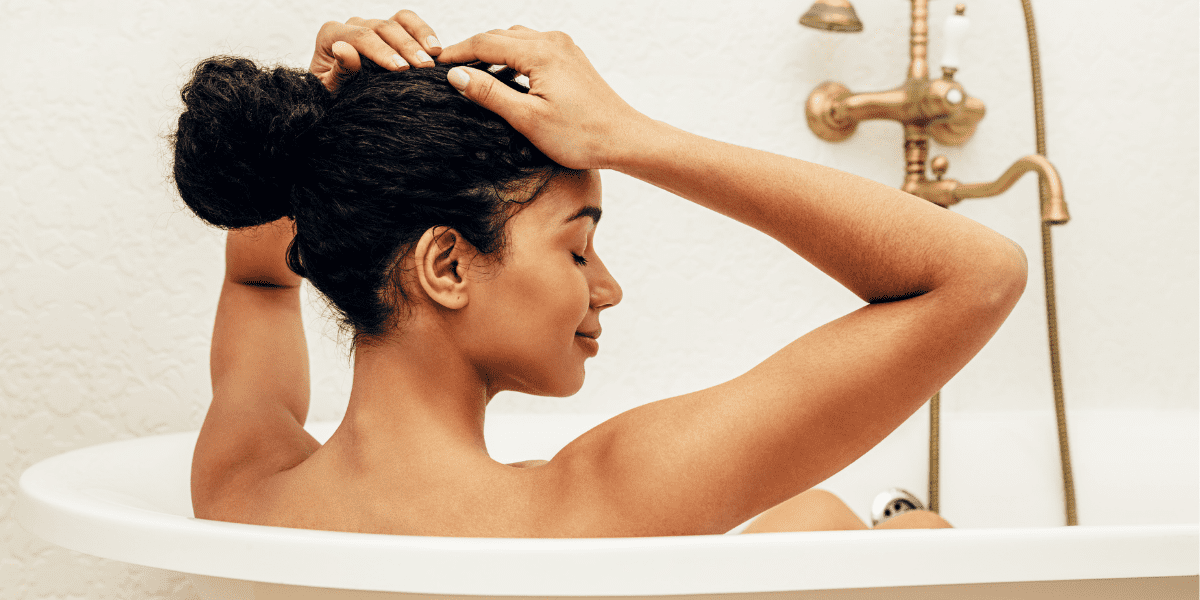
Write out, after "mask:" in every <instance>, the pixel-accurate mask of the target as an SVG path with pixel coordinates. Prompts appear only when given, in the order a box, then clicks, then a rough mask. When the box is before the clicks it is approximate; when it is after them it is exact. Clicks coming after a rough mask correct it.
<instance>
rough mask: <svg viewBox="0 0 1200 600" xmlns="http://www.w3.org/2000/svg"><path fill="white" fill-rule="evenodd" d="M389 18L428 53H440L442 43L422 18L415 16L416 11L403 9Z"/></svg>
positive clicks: (434, 54) (435, 54) (433, 54)
mask: <svg viewBox="0 0 1200 600" xmlns="http://www.w3.org/2000/svg"><path fill="white" fill-rule="evenodd" d="M391 20H392V21H394V22H396V23H399V24H400V26H401V27H403V28H404V30H405V31H407V32H408V34H409V35H410V36H412V38H413V39H414V40H417V41H418V42H420V44H421V45H422V46H424V47H425V51H426V52H428V53H429V54H430V55H432V56H437V55H438V54H441V53H442V43H441V42H439V41H438V38H437V34H435V33H434V32H433V28H432V27H430V26H429V24H428V23H426V22H425V20H424V19H422V18H421V17H418V16H417V13H415V12H413V11H411V10H408V9H404V10H402V11H400V12H398V13H396V14H394V15H392V19H391Z"/></svg>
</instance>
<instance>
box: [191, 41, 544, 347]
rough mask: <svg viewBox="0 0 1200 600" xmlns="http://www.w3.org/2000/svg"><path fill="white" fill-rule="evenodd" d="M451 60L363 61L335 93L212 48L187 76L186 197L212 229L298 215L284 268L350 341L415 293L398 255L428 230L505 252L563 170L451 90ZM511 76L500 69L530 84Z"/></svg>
mask: <svg viewBox="0 0 1200 600" xmlns="http://www.w3.org/2000/svg"><path fill="white" fill-rule="evenodd" d="M449 69H450V66H449V65H438V66H434V67H426V68H420V69H410V70H408V71H404V72H393V71H388V70H386V69H383V68H381V67H379V66H377V65H376V64H374V63H372V62H370V61H369V60H366V59H364V60H363V66H362V69H361V70H360V71H359V72H358V73H356V74H354V75H352V76H350V77H349V78H348V79H347V80H345V81H344V82H342V85H341V89H340V90H339V91H338V92H337V93H336V94H331V93H330V92H328V91H327V90H326V89H325V87H324V85H322V84H321V82H320V81H319V80H318V79H317V78H316V77H315V76H313V75H312V74H310V73H306V72H304V71H301V70H297V69H291V68H286V67H275V68H269V69H267V68H260V67H259V66H258V65H256V64H255V63H254V62H252V61H250V60H247V59H245V58H238V57H231V56H216V57H213V58H209V59H207V60H205V61H203V62H201V63H200V64H199V65H198V66H197V67H196V69H195V71H194V72H193V74H192V79H191V81H189V82H188V83H187V85H185V86H184V87H183V90H182V97H183V104H184V111H183V114H182V115H180V117H179V126H178V129H177V130H176V132H175V134H174V135H173V136H172V137H171V140H172V142H173V145H174V151H175V169H174V180H175V184H176V185H177V186H178V188H179V194H180V196H182V197H183V201H184V202H185V203H186V204H187V205H188V207H189V208H191V209H192V211H194V212H195V213H196V215H198V216H199V217H200V218H201V219H203V220H205V221H206V222H208V223H210V224H212V225H215V226H217V227H222V228H228V229H232V228H240V227H252V226H256V225H262V224H264V223H268V222H271V221H274V220H277V219H279V218H281V217H284V216H288V217H293V218H294V219H295V223H296V237H295V240H294V241H293V242H292V245H291V247H290V248H289V249H288V256H287V262H288V266H289V267H290V268H291V269H292V270H293V271H295V272H296V273H297V274H299V275H301V276H303V277H305V278H307V279H308V280H309V281H310V282H311V283H312V284H313V286H315V287H316V288H317V289H318V290H320V291H321V293H323V294H324V295H325V296H326V297H327V298H328V299H329V301H330V302H331V304H332V305H333V307H334V308H335V310H336V311H337V313H338V316H339V317H340V321H341V324H342V325H343V327H348V328H350V329H351V330H352V332H353V336H354V341H355V342H356V343H357V342H359V341H361V340H363V339H364V338H366V339H371V338H377V337H379V336H382V335H383V334H385V333H387V332H389V331H391V330H392V329H393V328H394V327H396V326H398V325H399V323H400V321H401V320H402V318H403V317H404V316H405V315H404V309H405V308H406V307H407V306H408V303H407V301H408V295H407V293H406V292H405V290H404V286H403V285H402V284H401V281H402V280H401V277H400V274H399V268H398V267H397V265H398V264H399V263H400V261H399V258H400V257H403V256H404V255H405V254H407V253H408V251H409V250H410V249H411V248H412V247H413V246H414V245H415V244H416V242H417V240H419V239H420V237H421V235H422V234H423V233H424V232H425V231H426V230H428V229H429V228H430V227H435V226H446V227H450V228H453V229H455V230H457V231H458V232H459V233H460V234H461V235H462V236H463V238H465V239H466V240H467V241H468V242H470V243H471V244H472V245H473V246H474V247H475V248H476V249H477V250H479V252H480V253H481V254H484V255H488V254H494V253H497V252H501V251H503V250H504V248H505V247H506V242H507V239H506V236H505V225H506V223H507V221H508V219H509V218H511V216H512V215H513V214H515V212H516V211H517V210H519V209H520V206H521V205H523V204H525V203H528V202H529V201H531V200H532V199H533V198H534V197H536V195H537V193H538V191H540V190H541V188H542V187H544V186H545V184H546V183H547V182H548V181H549V180H550V179H551V178H552V177H554V176H555V175H557V174H558V173H560V172H564V171H566V169H565V168H564V167H561V166H559V165H557V164H556V163H554V162H553V161H551V160H550V159H548V158H547V157H546V156H545V155H544V154H542V153H541V152H540V151H538V149H537V148H536V147H534V146H533V144H532V143H530V142H529V140H528V139H526V138H525V137H524V136H523V135H521V134H520V133H518V132H517V131H516V130H514V129H513V128H512V126H510V125H509V124H508V123H507V122H505V121H504V119H502V118H500V117H499V116H497V115H496V114H495V113H492V112H490V111H488V110H486V109H484V108H481V107H479V106H478V105H476V104H475V103H474V102H472V101H470V100H468V99H467V98H465V97H463V96H462V95H461V94H460V93H458V92H457V91H455V90H454V88H452V87H451V86H450V84H449V83H448V82H447V81H446V72H447V71H448V70H449ZM512 75H514V73H513V72H511V71H507V70H506V71H503V72H501V73H500V74H499V78H500V79H501V81H503V82H505V83H506V84H508V85H509V87H512V88H513V89H516V90H518V91H522V92H524V91H526V89H525V88H524V87H523V86H521V85H520V84H519V83H516V82H515V81H514V80H513V78H512ZM497 256H500V255H497Z"/></svg>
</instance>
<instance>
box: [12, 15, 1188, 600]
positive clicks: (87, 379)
mask: <svg viewBox="0 0 1200 600" xmlns="http://www.w3.org/2000/svg"><path fill="white" fill-rule="evenodd" d="M248 4H249V3H245V2H236V1H233V0H206V1H205V2H161V1H160V2H145V1H142V2H131V1H118V2H104V3H98V2H85V1H82V0H78V1H61V2H38V3H31V2H18V1H7V0H5V1H2V2H0V50H2V52H0V55H3V56H5V57H7V58H6V62H5V68H4V70H3V72H2V74H0V115H2V118H3V122H2V124H0V174H2V177H0V331H3V334H2V336H0V545H2V548H3V549H2V550H0V596H3V597H5V598H11V599H13V600H31V599H35V598H38V599H41V598H104V599H110V598H113V599H115V598H139V599H140V598H166V597H184V596H185V595H186V594H187V592H188V586H187V585H186V584H185V583H183V582H182V580H180V579H179V578H177V577H172V576H170V575H168V574H164V573H160V572H156V571H149V570H144V569H138V568H133V567H129V566H126V565H122V564H119V563H113V562H109V561H104V560H100V559H95V558H91V557H88V556H84V555H80V554H77V553H74V552H69V551H66V550H63V549H60V548H57V547H54V546H51V545H48V544H46V543H43V542H41V541H40V540H38V539H35V538H33V537H32V536H30V535H29V534H27V533H25V532H24V531H23V530H22V529H21V528H20V527H19V526H18V525H17V524H16V523H15V521H14V520H13V518H12V513H11V508H12V504H13V500H14V497H15V489H16V483H17V479H18V477H19V475H20V473H21V472H22V471H23V470H24V469H25V468H27V467H28V466H29V465H31V464H33V463H34V462H37V461H38V460H41V459H43V458H45V457H48V456H51V455H54V454H57V453H60V452H63V451H65V450H69V449H72V448H77V447H81V446H85V445H90V444H94V443H99V442H104V441H109V440H115V439H122V438H129V437H134V436H143V435H150V434H156V433H164V432H171V431H182V430H191V429H196V428H198V427H199V424H200V422H201V420H202V418H203V416H204V412H205V409H206V407H207V404H208V401H209V394H210V388H209V383H208V364H207V357H208V341H209V335H210V333H211V326H212V320H213V314H214V311H215V303H216V298H217V294H218V291H219V285H220V281H221V273H222V247H223V246H222V241H223V235H222V234H221V233H220V232H217V231H214V230H211V229H208V228H206V227H204V226H203V225H202V224H201V223H200V222H199V221H198V220H196V219H195V218H193V217H192V216H190V215H189V214H188V213H187V212H185V211H184V210H183V208H182V204H181V203H180V202H179V201H178V200H177V197H176V196H175V194H174V192H173V191H172V188H171V186H170V185H169V183H168V182H167V180H166V174H167V170H168V167H167V165H168V160H169V155H168V148H167V144H166V142H165V141H164V137H163V136H164V135H165V134H166V133H168V132H169V131H170V129H171V125H172V121H173V119H174V117H175V116H176V115H177V110H178V109H177V104H178V102H177V93H178V89H179V86H180V85H181V84H182V83H183V82H184V81H185V80H186V75H187V72H188V70H189V68H190V67H191V66H193V65H194V64H195V63H196V61H197V60H198V59H200V58H203V57H206V56H209V55H212V54H217V53H236V54H245V55H250V56H253V57H257V58H260V59H263V60H267V61H280V62H283V63H286V64H290V65H295V66H304V65H307V64H308V61H309V56H310V52H311V48H312V40H313V38H314V35H315V33H316V30H317V28H318V27H319V26H320V24H321V23H322V22H324V21H326V20H329V19H338V20H344V19H346V18H348V17H350V16H352V15H360V16H379V17H386V16H388V15H390V14H392V13H393V12H395V11H396V10H398V9H399V8H403V7H404V5H399V4H393V3H382V2H376V1H365V0H364V1H362V2H357V3H350V2H340V3H334V2H316V1H314V0H289V1H287V2H282V1H274V2H259V3H254V5H253V6H252V7H247V5H248ZM953 4H954V3H953V2H951V1H950V0H936V1H934V2H933V3H932V7H931V13H932V23H931V37H932V42H931V48H930V57H931V63H932V65H933V67H934V72H935V73H936V72H937V70H936V67H937V65H938V64H939V57H940V54H941V42H942V35H941V32H942V22H943V19H944V18H945V17H946V15H947V14H949V13H950V12H952V10H953ZM968 4H969V7H968V11H967V14H968V16H970V18H971V20H972V35H971V38H970V39H969V40H968V43H967V45H966V48H965V51H964V54H963V58H962V68H961V70H960V71H959V75H958V80H959V81H961V82H962V83H963V85H964V86H965V87H966V89H967V91H968V93H969V94H971V95H975V96H978V97H979V98H981V99H983V100H984V102H986V103H987V110H988V113H987V117H986V118H985V119H984V120H983V122H982V123H981V125H980V126H979V129H978V132H977V133H976V135H975V137H974V138H973V139H972V140H971V141H970V142H969V143H968V144H966V145H965V146H963V147H961V148H943V147H939V146H938V145H937V144H933V148H932V154H939V153H942V154H945V155H946V156H948V157H949V159H950V162H951V167H950V171H949V176H951V177H955V178H957V179H960V180H963V181H969V182H978V181H991V180H993V179H995V178H996V177H997V176H998V175H999V174H1000V173H1002V172H1003V171H1004V170H1005V169H1006V168H1007V167H1008V166H1009V165H1010V164H1011V163H1012V162H1013V161H1014V160H1016V159H1017V158H1019V157H1021V156H1023V155H1026V154H1031V153H1033V152H1034V149H1035V143H1034V124H1033V111H1032V106H1031V97H1032V92H1031V89H1030V81H1029V63H1028V50H1027V45H1026V38H1025V30H1024V25H1023V18H1022V12H1021V8H1020V3H1019V2H1018V1H1017V0H1008V1H1005V2H999V1H996V0H990V1H988V2H970V3H968ZM808 5H809V3H808V2H805V1H784V0H758V1H755V2H751V3H744V4H742V5H741V6H740V7H738V8H734V5H733V4H731V3H728V2H715V1H697V0H660V1H657V2H652V3H646V2H638V1H635V0H611V1H608V2H593V1H584V0H522V1H515V0H514V1H506V2H495V1H489V2H485V1H480V0H458V1H456V2H452V3H451V2H432V1H423V2H413V3H411V4H410V5H409V6H408V7H411V8H413V9H415V10H417V11H418V12H419V13H420V14H421V15H423V16H424V17H425V18H426V19H427V20H428V21H429V22H430V23H431V24H433V26H434V27H435V29H436V30H437V32H438V33H439V35H440V37H441V39H442V40H443V41H445V42H447V43H450V42H453V41H457V40H460V39H462V38H464V37H466V36H468V35H470V34H472V33H475V32H477V31H479V30H483V29H490V28H496V27H507V26H509V25H511V24H513V23H520V24H523V25H526V26H530V27H533V28H536V29H561V30H564V31H567V32H568V33H570V34H572V36H573V37H574V38H575V40H576V42H577V43H578V44H579V45H580V46H581V47H582V48H584V49H585V50H586V51H587V53H588V56H589V57H590V58H591V60H592V62H593V63H594V64H595V65H596V67H597V68H598V69H599V71H600V72H601V73H602V74H603V75H604V76H605V77H606V78H607V79H608V80H609V82H610V83H611V84H612V85H613V87H614V88H615V89H616V90H617V91H618V92H620V93H621V94H622V95H623V96H624V97H625V98H626V99H627V100H628V101H629V102H630V103H631V104H632V105H633V106H635V107H636V108H638V109H640V110H642V111H643V112H645V113H647V114H649V115H651V116H653V117H655V118H658V119H661V120H664V121H667V122H669V123H671V124H673V125H676V126H678V127H681V128H684V129H687V130H691V131H694V132H697V133H700V134H703V135H706V136H710V137H713V138H716V139H720V140H724V141H728V142H732V143H737V144H742V145H746V146H752V147H756V148H762V149H766V150H770V151H773V152H777V153H780V154H784V155H788V156H793V157H797V158H802V159H805V160H809V161H814V162H819V163H822V164H826V165H830V166H833V167H836V168H839V169H844V170H847V171H851V172H854V173H858V174H861V175H864V176H867V177H870V178H872V179H875V180H878V181H882V182H886V183H889V184H894V185H899V183H900V182H901V180H902V176H903V172H904V163H903V156H902V153H901V147H902V139H901V132H900V128H899V126H898V125H897V124H895V123H891V122H872V123H865V124H863V125H862V126H861V127H860V128H859V130H858V132H857V133H856V134H855V136H854V137H852V138H851V139H849V140H847V141H845V142H842V143H840V144H830V143H826V142H823V141H821V140H819V139H817V138H816V137H815V136H814V135H813V134H812V133H811V132H810V131H809V130H808V128H807V127H806V125H805V119H804V109H803V106H804V100H805V98H806V97H807V95H808V93H809V91H810V90H811V89H812V88H813V87H814V86H815V85H817V84H818V83H820V82H821V81H824V80H826V79H836V80H839V81H842V82H844V83H846V84H847V85H848V86H849V87H851V89H853V90H855V91H868V90H883V89H889V88H891V87H894V86H895V85H897V84H898V83H900V82H901V81H902V79H903V76H904V74H905V69H906V65H907V60H908V59H907V56H908V47H907V35H908V3H906V2H901V1H899V0H858V2H856V5H857V9H858V12H859V15H860V16H861V18H862V19H863V21H864V22H865V23H866V30H865V32H864V33H862V34H859V35H837V34H830V33H824V32H818V31H815V30H811V29H807V28H803V27H800V26H799V25H798V24H797V19H798V18H799V16H800V15H801V14H802V13H803V12H804V11H805V10H806V9H807V7H808ZM1036 10H1037V18H1038V26H1039V28H1040V29H1039V33H1040V44H1041V48H1042V69H1043V74H1044V75H1043V77H1044V85H1045V101H1046V115H1047V130H1048V139H1047V144H1048V155H1049V157H1050V158H1051V160H1052V161H1053V162H1054V164H1055V165H1056V166H1057V167H1058V170H1059V172H1060V174H1061V176H1062V179H1063V181H1064V185H1065V189H1066V194H1067V199H1068V201H1069V203H1070V210H1071V215H1072V217H1073V220H1072V222H1071V223H1070V224H1068V225H1066V226H1064V227H1059V228H1055V229H1054V252H1055V266H1056V278H1057V291H1058V307H1059V315H1060V337H1061V348H1062V364H1063V377H1064V383H1065V388H1066V402H1067V406H1068V408H1069V410H1070V411H1078V410H1085V409H1118V408H1140V407H1146V408H1156V409H1178V410H1188V409H1190V410H1195V409H1196V407H1197V397H1198V388H1197V365H1198V362H1200V355H1198V336H1197V332H1198V324H1197V306H1198V305H1200V297H1198V285H1200V284H1198V280H1200V275H1198V271H1200V269H1198V265H1197V259H1198V256H1200V250H1198V231H1197V222H1198V221H1197V216H1198V215H1197V206H1198V203H1197V199H1198V193H1197V192H1198V188H1197V176H1198V172H1200V171H1198V168H1197V167H1198V165H1200V152H1198V138H1197V131H1198V127H1197V114H1198V70H1200V61H1198V56H1200V48H1198V43H1197V28H1196V27H1197V20H1198V14H1197V13H1198V8H1197V4H1196V3H1195V2H1193V1H1192V0H1170V1H1167V2H1157V3H1149V4H1144V5H1140V6H1139V7H1138V8H1137V11H1138V14H1136V15H1130V14H1128V11H1129V10H1130V9H1129V6H1128V4H1127V3H1117V2H1112V1H1105V2H1096V1H1094V0H1092V1H1089V0H1054V1H1053V2H1047V1H1045V0H1039V1H1038V2H1037V5H1036ZM604 185H605V188H606V195H605V214H606V216H605V218H604V223H603V225H602V226H601V227H600V228H599V231H598V233H597V235H596V245H597V248H598V250H599V251H600V252H601V254H602V256H604V258H605V261H606V263H607V264H608V266H609V268H610V270H611V271H612V272H613V273H614V275H615V276H616V277H617V278H618V279H619V281H620V282H621V284H622V285H623V287H624V290H625V300H624V302H623V304H622V305H621V306H620V307H618V308H616V309H613V310H610V311H607V312H605V313H604V318H603V324H604V331H605V333H604V345H603V348H602V350H601V354H600V355H599V357H597V358H595V359H593V360H592V361H590V362H589V363H588V370H589V379H588V382H587V384H586V385H585V386H584V388H583V390H582V391H581V392H580V393H579V394H577V395H576V396H574V397H571V398H536V397H527V396H522V395H519V394H505V395H501V396H499V397H497V398H496V399H495V401H494V402H493V404H492V410H493V411H498V412H556V411H567V412H614V413H615V412H618V411H621V410H624V409H628V408H631V407H634V406H637V405H639V404H642V403H645V402H649V401H653V400H657V399H661V398H665V397H668V396H672V395H676V394H680V393H684V392H689V391H693V390H696V389H700V388H704V387H707V386H710V385H713V384H716V383H719V382H722V381H725V380H728V379H730V378H732V377H734V376H736V375H739V374H741V373H742V372H744V371H745V370H747V369H748V368H750V367H752V366H754V365H755V364H757V363H758V362H759V361H761V360H763V359H764V358H765V357H767V356H768V355H769V354H771V353H772V352H774V351H775V350H777V349H779V348H780V347H782V346H783V345H784V344H786V343H788V342H789V341H791V340H792V339H794V338H796V337H798V336H799V335H801V334H803V333H804V332H806V331H809V330H811V329H813V328H815V327H817V326H819V325H820V324H822V323H824V322H826V321H829V320H831V319H833V318H836V317H838V316H840V315H842V314H845V313H847V312H850V311H852V310H855V309H856V308H858V307H859V306H860V305H861V302H860V301H859V300H858V299H857V298H856V297H854V296H853V295H852V294H850V293H849V292H848V291H846V290H845V289H843V288H841V287H840V286H839V285H838V284H837V283H835V282H834V281H832V280H831V279H829V278H828V277H826V276H825V275H823V274H822V273H820V272H819V271H817V270H816V269H815V268H813V267H812V266H810V265H808V264H807V263H805V262H804V261H802V260H801V259H799V258H797V257H796V256H794V255H791V254H790V253H789V252H788V251H787V250H786V249H785V248H783V247H782V246H780V245H779V244H778V243H776V242H774V241H773V240H771V239H769V238H767V237H766V236H764V235H762V234H760V233H758V232H756V231H754V230H751V229H748V228H746V227H744V226H742V225H740V224H737V223H734V222H731V221H729V220H726V219H724V218H722V217H719V216H716V215H715V214H712V213H709V212H707V211H705V210H704V209H701V208H698V207H696V206H694V205H692V204H690V203H688V202H686V201H683V200H680V199H678V198H675V197H673V196H671V195H670V194H667V193H665V192H662V191H660V190H658V189H656V188H653V187H650V186H648V185H646V184H643V183H641V182H638V181H634V180H631V179H629V178H627V177H624V176H622V175H620V174H616V173H605V174H604ZM1037 203H1038V198H1037V183H1036V179H1035V178H1034V177H1033V176H1032V175H1029V176H1026V177H1025V178H1024V179H1022V180H1021V182H1020V183H1018V184H1017V185H1015V186H1014V187H1013V188H1012V189H1010V190H1009V191H1008V192H1007V193H1005V194H1004V195H1002V196H1000V197H997V198H992V199H986V200H974V201H969V202H967V203H964V204H963V205H960V206H958V207H955V208H954V210H956V211H958V212H960V213H961V214H964V215H967V216H969V217H971V218H973V219H976V220H978V221H980V222H981V223H984V224H985V225H988V226H989V227H992V228H994V229H996V230H997V231H999V232H1000V233H1002V234H1004V235H1006V236H1008V237H1010V238H1012V239H1013V240H1015V241H1016V242H1018V243H1019V244H1020V245H1021V246H1022V247H1023V248H1025V250H1026V253H1027V254H1028V256H1029V258H1030V278H1029V285H1028V288H1027V290H1026V292H1025V296H1024V298H1022V300H1021V302H1020V304H1019V305H1018V306H1017V308H1016V310H1015V311H1014V312H1013V314H1012V316H1011V317H1010V318H1009V320H1008V322H1007V323H1006V324H1005V325H1004V327H1003V328H1002V329H1001V330H1000V331H999V333H998V334H997V335H996V336H995V338H994V339H993V340H992V342H991V343H990V344H989V345H988V346H987V347H986V348H985V349H984V350H983V351H982V352H981V353H980V354H979V356H978V357H977V358H976V359H975V360H974V361H973V362H972V363H971V364H969V365H968V366H967V367H966V368H964V369H963V370H962V372H961V373H960V374H959V375H958V376H957V377H956V378H955V379H954V380H953V381H951V382H950V383H949V384H948V385H947V386H946V389H945V391H944V394H943V407H944V410H947V411H984V410H1007V409H1012V410H1026V409H1037V410H1045V411H1047V415H1048V416H1047V418H1051V417H1050V416H1049V414H1050V413H1049V411H1050V410H1051V406H1052V394H1051V386H1050V367H1049V359H1048V351H1047V344H1046V321H1045V308H1044V304H1043V295H1042V294H1043V283H1042V281H1043V280H1042V267H1041V256H1042V254H1041V249H1040V244H1041V242H1040V237H1039V226H1038V221H1037V216H1038V211H1037ZM321 313H322V309H321V304H320V302H319V300H318V299H316V298H311V302H310V303H309V307H308V316H309V317H311V318H310V319H309V321H308V323H309V344H310V347H311V351H312V373H313V379H314V386H313V409H312V413H311V414H312V418H315V419H336V418H338V417H339V415H340V414H341V412H342V411H343V409H344V406H345V401H346V396H347V392H348V389H349V370H348V367H347V365H348V361H347V350H346V347H345V345H339V343H338V339H337V331H336V329H335V328H333V327H332V326H331V325H330V324H329V323H328V322H327V321H324V320H322V318H321ZM1184 414H1191V415H1192V416H1193V418H1194V415H1195V413H1194V412H1193V413H1184ZM1047 460H1056V458H1054V457H1047Z"/></svg>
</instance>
